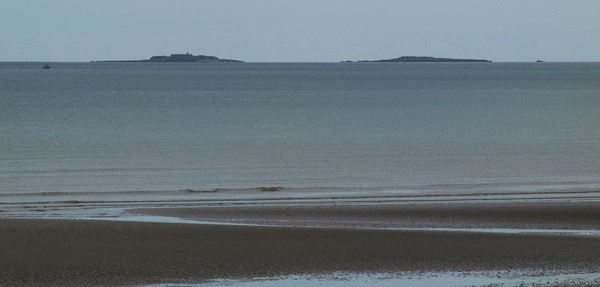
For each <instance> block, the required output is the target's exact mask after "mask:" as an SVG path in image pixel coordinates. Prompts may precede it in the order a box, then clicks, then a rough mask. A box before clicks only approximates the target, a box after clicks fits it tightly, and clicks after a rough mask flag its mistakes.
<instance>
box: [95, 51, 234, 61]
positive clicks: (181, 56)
mask: <svg viewBox="0 0 600 287" xmlns="http://www.w3.org/2000/svg"><path fill="white" fill-rule="evenodd" d="M98 62H152V63H167V62H168V63H176V62H179V63H184V62H188V63H189V62H222V63H243V61H239V60H232V59H219V58H217V57H215V56H205V55H198V56H194V55H192V54H190V53H185V54H171V56H152V57H150V59H147V60H111V61H98Z"/></svg>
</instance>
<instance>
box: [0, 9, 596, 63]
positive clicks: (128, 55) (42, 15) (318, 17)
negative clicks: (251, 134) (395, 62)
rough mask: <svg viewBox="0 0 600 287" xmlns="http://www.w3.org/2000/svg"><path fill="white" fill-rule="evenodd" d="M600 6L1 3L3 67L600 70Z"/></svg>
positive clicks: (0, 56) (0, 33)
mask: <svg viewBox="0 0 600 287" xmlns="http://www.w3.org/2000/svg"><path fill="white" fill-rule="evenodd" d="M598 15H600V1H599V0H497V1H492V0H452V1H450V0H414V1H402V0H365V1H356V0H297V1H292V0H246V1H244V0H206V1H203V0H102V1H84V0H39V1H29V0H0V61H96V60H129V59H147V58H150V57H151V56H154V55H169V54H172V53H187V52H189V53H191V54H194V55H211V56H217V57H219V58H232V59H238V60H243V61H248V62H338V61H343V60H377V59H389V58H396V57H400V56H434V57H450V58H475V59H488V60H492V61H495V62H513V61H517V62H518V61H525V62H530V61H535V60H537V59H538V58H539V59H542V60H545V61H600V17H599V16H598Z"/></svg>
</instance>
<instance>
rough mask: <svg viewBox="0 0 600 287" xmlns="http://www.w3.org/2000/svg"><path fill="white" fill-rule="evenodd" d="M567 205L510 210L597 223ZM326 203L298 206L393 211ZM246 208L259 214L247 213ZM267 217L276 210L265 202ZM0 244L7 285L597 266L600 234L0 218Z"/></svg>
mask: <svg viewBox="0 0 600 287" xmlns="http://www.w3.org/2000/svg"><path fill="white" fill-rule="evenodd" d="M560 206H563V209H562V212H563V213H562V215H561V216H558V215H544V214H547V210H545V209H542V210H541V211H535V212H533V211H531V210H535V209H531V208H525V207H522V208H523V209H521V207H518V206H515V207H514V209H512V212H508V211H505V212H508V214H511V216H514V218H521V219H523V220H524V221H529V222H538V221H540V220H542V221H544V220H545V222H546V224H551V223H552V222H553V221H556V220H558V219H560V220H562V221H565V222H568V221H571V222H572V223H573V224H574V225H578V226H591V225H590V224H591V223H590V220H595V219H597V218H598V217H594V218H593V219H590V218H589V217H588V216H596V213H597V212H598V211H597V208H595V206H596V205H594V204H592V205H589V206H588V207H587V208H574V207H573V206H571V205H568V204H567V205H560V204H556V205H554V206H553V207H552V208H551V209H552V211H553V212H561V209H560ZM455 207H456V208H457V209H456V212H458V214H464V213H463V212H462V211H461V212H459V211H460V210H463V209H461V208H459V206H458V205H457V206H455ZM471 207H472V208H477V209H478V211H477V213H480V212H486V210H487V212H488V213H486V214H487V215H486V216H487V217H484V218H485V220H484V221H490V220H492V219H494V218H496V219H498V220H499V221H503V220H504V221H505V219H506V218H507V217H506V216H502V215H501V214H502V212H500V210H499V209H498V210H497V209H495V208H494V207H493V206H487V209H486V205H472V206H471ZM530 207H533V206H530ZM580 207H581V206H580ZM246 208H247V207H246ZM255 208H256V209H255V210H254V209H253V210H254V211H253V212H255V213H257V214H260V212H259V211H260V210H261V208H258V207H255ZM298 208H300V207H298ZM415 208H416V207H415ZM419 208H420V211H419V212H421V213H420V216H417V215H414V216H415V218H416V217H420V218H427V215H429V216H430V217H429V218H430V219H431V220H433V221H435V218H437V216H438V215H439V216H440V218H443V217H442V215H444V214H443V213H444V212H442V213H439V212H440V210H443V208H442V207H441V206H440V207H439V208H431V209H430V210H431V212H430V213H427V212H426V210H427V209H426V208H425V206H424V205H421V206H420V207H419ZM464 208H467V209H468V206H465V207H464ZM548 208H549V207H548ZM221 210H222V211H221V212H226V209H221ZM291 210H294V209H291ZM319 210H321V209H319V208H315V207H303V209H302V211H300V210H295V211H294V212H297V213H300V214H321V213H323V212H333V213H335V214H337V215H336V216H342V215H341V214H343V213H344V212H347V215H346V216H347V219H351V220H356V218H355V217H356V216H358V217H362V218H367V219H365V220H366V221H369V219H368V218H378V220H379V219H381V218H383V217H386V216H388V218H389V217H392V218H395V217H394V216H391V215H389V214H390V213H392V214H393V213H394V212H393V211H390V210H387V211H386V209H385V208H383V209H380V208H379V209H378V208H362V209H357V210H352V209H350V211H352V212H350V211H348V210H346V209H344V208H341V209H340V210H346V211H344V212H342V211H339V212H336V210H335V209H330V210H329V211H323V210H321V211H319ZM331 210H333V211H331ZM369 210H370V212H369ZM377 210H380V211H379V213H378V212H377ZM392 210H396V211H395V212H397V213H403V212H402V211H399V210H397V209H393V208H392ZM407 210H409V209H407ZM436 210H437V211H436ZM526 210H529V211H530V212H525V211H526ZM582 210H583V211H582ZM154 211H155V212H159V213H164V212H169V213H172V214H171V215H173V214H180V215H182V216H183V215H185V214H187V215H185V216H187V217H190V218H191V217H193V218H203V217H204V215H202V214H206V213H207V212H208V214H213V215H214V214H215V211H214V210H213V212H212V213H210V212H209V211H210V209H208V210H207V209H193V208H192V209H179V211H178V212H177V209H165V210H160V209H155V210H154ZM241 211H243V210H241ZM232 212H233V213H234V216H241V214H242V213H240V210H238V212H235V211H232ZM244 212H245V213H246V214H248V216H249V217H253V216H251V212H250V211H249V210H246V211H244ZM405 212H408V213H411V212H409V211H405ZM414 212H416V211H412V213H414ZM515 212H517V213H521V214H515ZM531 212H532V213H531ZM362 213H364V214H363V215H360V214H362ZM582 213H583V214H582ZM264 214H265V215H269V214H273V211H269V209H264ZM357 214H358V215H357ZM369 214H371V215H370V216H371V217H369ZM382 214H383V215H382ZM385 214H388V215H385ZM558 214H560V213H558ZM283 215H286V214H285V213H284V214H283ZM405 215H406V214H405ZM214 216H215V217H219V216H221V217H222V216H223V215H219V214H217V215H214ZM305 216H306V215H305ZM332 216H333V215H332ZM569 216H570V217H569ZM309 217H310V216H309ZM467 217H468V216H467ZM277 218H279V217H277ZM432 218H433V219H432ZM460 219H461V218H460V217H457V218H454V219H453V220H452V221H459V220H460ZM428 220H429V219H428ZM462 220H466V219H465V217H462ZM0 247H1V248H2V250H1V252H0V286H115V285H117V286H123V285H143V284H150V283H160V282H167V283H190V282H193V283H198V282H203V281H205V280H209V279H215V278H251V277H259V276H275V275H288V274H325V273H331V272H336V271H346V272H361V273H364V272H367V273H368V272H401V271H417V272H426V271H459V272H462V271H485V270H523V269H525V270H534V271H535V270H539V271H540V272H542V273H543V272H547V271H552V270H568V271H569V272H595V271H597V270H600V238H598V237H578V236H562V235H528V234H490V233H470V232H438V231H399V230H364V229H363V230H361V229H352V228H305V227H257V226H229V225H201V224H172V223H171V224H168V223H141V222H114V221H93V220H88V221H84V220H39V219H36V220H34V219H0Z"/></svg>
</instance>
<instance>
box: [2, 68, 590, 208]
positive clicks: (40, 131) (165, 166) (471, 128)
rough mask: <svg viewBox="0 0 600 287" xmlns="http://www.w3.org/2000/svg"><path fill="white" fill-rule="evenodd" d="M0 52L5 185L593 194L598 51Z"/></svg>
mask: <svg viewBox="0 0 600 287" xmlns="http://www.w3.org/2000/svg"><path fill="white" fill-rule="evenodd" d="M44 64H46V63H37V62H20V63H8V62H4V63H0V198H2V197H1V196H14V195H19V196H27V195H53V194H61V195H68V194H71V193H73V194H86V193H94V194H102V196H104V197H107V198H110V197H111V196H113V195H118V194H120V193H132V192H133V193H135V192H171V191H174V192H175V191H182V190H187V191H202V190H212V191H216V190H227V189H231V190H248V189H255V188H259V189H260V188H262V190H279V189H288V190H299V191H301V190H321V189H322V190H330V191H336V190H364V191H366V192H377V191H379V190H412V191H416V192H419V191H421V190H422V191H426V190H431V189H436V190H442V191H443V188H444V187H447V188H448V189H449V190H454V191H456V190H459V189H463V188H471V189H472V188H478V189H484V190H485V189H486V188H487V189H490V188H492V189H494V188H495V189H499V188H500V189H506V190H509V191H510V192H513V193H519V192H524V193H527V192H532V191H538V190H542V191H544V190H551V191H552V190H560V191H585V190H596V191H597V190H600V63H583V62H582V63H549V62H544V63H107V62H90V63H49V65H50V67H51V68H50V69H42V66H43V65H44Z"/></svg>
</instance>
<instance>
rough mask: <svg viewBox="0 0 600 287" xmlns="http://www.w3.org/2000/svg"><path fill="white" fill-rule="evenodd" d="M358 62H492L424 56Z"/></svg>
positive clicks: (487, 61)
mask: <svg viewBox="0 0 600 287" xmlns="http://www.w3.org/2000/svg"><path fill="white" fill-rule="evenodd" d="M344 62H353V61H344ZM358 62H361V63H363V62H368V63H397V62H402V63H415V62H423V63H429V62H433V63H451V62H459V63H469V62H475V63H479V62H481V63H489V62H491V61H490V60H479V59H453V58H435V57H424V56H402V57H399V58H393V59H386V60H373V61H370V60H363V61H358Z"/></svg>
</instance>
